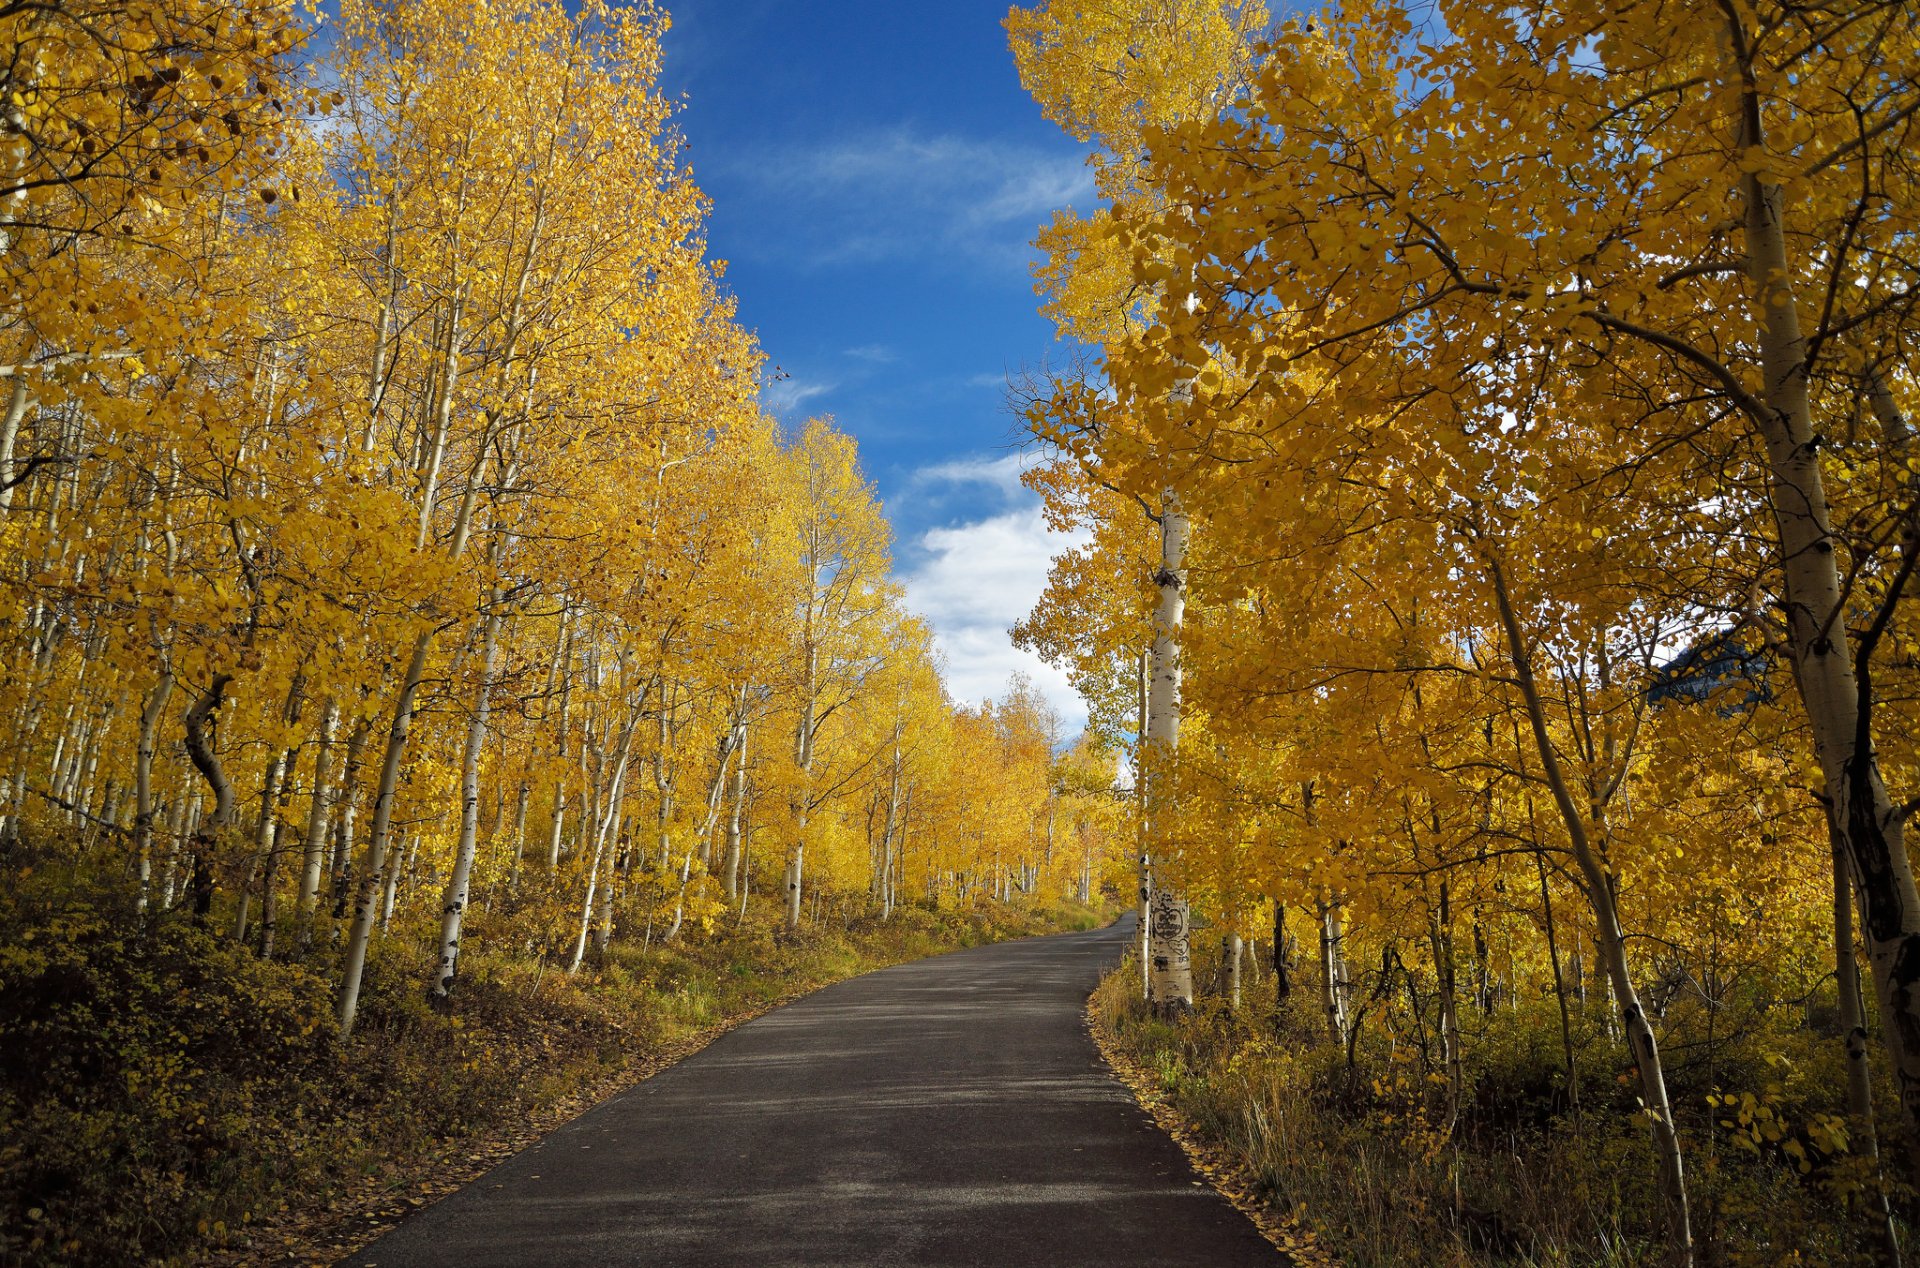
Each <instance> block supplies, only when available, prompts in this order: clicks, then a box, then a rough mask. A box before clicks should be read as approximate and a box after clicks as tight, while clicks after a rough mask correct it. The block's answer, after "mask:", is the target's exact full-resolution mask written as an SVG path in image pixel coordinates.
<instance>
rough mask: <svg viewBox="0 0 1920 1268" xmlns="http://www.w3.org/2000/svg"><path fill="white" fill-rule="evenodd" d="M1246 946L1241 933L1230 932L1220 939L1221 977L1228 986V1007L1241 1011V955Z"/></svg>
mask: <svg viewBox="0 0 1920 1268" xmlns="http://www.w3.org/2000/svg"><path fill="white" fill-rule="evenodd" d="M1245 951H1246V946H1245V944H1244V943H1243V942H1242V941H1241V938H1240V935H1239V934H1237V933H1230V934H1228V935H1227V936H1226V937H1224V938H1222V939H1221V940H1220V956H1221V978H1222V979H1223V981H1224V983H1225V986H1226V996H1227V1007H1229V1008H1231V1009H1232V1010H1233V1011H1234V1012H1236V1013H1237V1012H1239V1011H1240V957H1241V956H1242V955H1243V954H1245Z"/></svg>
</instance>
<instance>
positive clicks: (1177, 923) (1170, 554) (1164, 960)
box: [1143, 493, 1193, 1015]
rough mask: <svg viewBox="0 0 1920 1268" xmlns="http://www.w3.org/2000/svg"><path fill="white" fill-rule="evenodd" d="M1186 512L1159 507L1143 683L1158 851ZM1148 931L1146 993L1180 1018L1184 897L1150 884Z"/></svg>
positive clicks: (1168, 793) (1186, 1003) (1185, 971)
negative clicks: (1154, 594)
mask: <svg viewBox="0 0 1920 1268" xmlns="http://www.w3.org/2000/svg"><path fill="white" fill-rule="evenodd" d="M1188 531H1189V530H1188V523H1187V515H1186V512H1185V511H1183V510H1182V509H1181V507H1180V500H1179V498H1178V497H1177V496H1176V495H1174V494H1172V493H1168V494H1167V496H1166V499H1165V501H1164V503H1163V504H1162V509H1161V512H1160V569H1159V572H1158V573H1157V574H1156V575H1155V577H1154V584H1155V586H1156V587H1157V588H1158V590H1159V592H1160V602H1159V605H1158V606H1157V607H1156V608H1155V609H1154V614H1153V661H1152V666H1151V672H1150V676H1149V679H1148V683H1147V737H1146V745H1145V747H1146V750H1147V761H1146V767H1147V772H1150V773H1147V772H1143V773H1144V774H1146V779H1147V783H1146V790H1147V820H1148V825H1149V826H1148V831H1149V833H1150V834H1151V835H1150V840H1151V841H1152V842H1153V844H1155V845H1157V846H1159V847H1160V848H1162V849H1164V848H1165V844H1166V837H1167V836H1168V835H1169V834H1170V830H1171V828H1172V826H1173V822H1174V815H1175V813H1176V811H1175V807H1174V804H1173V803H1174V799H1173V782H1174V781H1173V763H1174V757H1175V755H1176V754H1177V753H1178V752H1179V748H1180V625H1181V622H1182V620H1183V619H1184V617H1185V615H1186V605H1187V573H1186V555H1187V535H1188ZM1151 908H1152V911H1151V915H1152V920H1151V924H1150V926H1149V933H1148V948H1149V955H1150V958H1151V960H1152V972H1151V974H1150V976H1149V978H1148V991H1147V998H1148V1000H1149V1001H1150V1002H1151V1003H1152V1004H1153V1007H1154V1009H1155V1011H1157V1012H1160V1013H1163V1014H1168V1015H1179V1014H1181V1013H1186V1012H1190V1011H1192V1009H1193V948H1192V944H1191V934H1192V928H1191V918H1190V913H1189V912H1188V910H1187V900H1186V896H1185V895H1184V894H1181V893H1179V892H1178V891H1176V890H1174V889H1171V888H1169V887H1168V886H1166V885H1163V884H1161V885H1155V886H1154V890H1153V901H1152V904H1151Z"/></svg>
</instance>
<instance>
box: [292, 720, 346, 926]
mask: <svg viewBox="0 0 1920 1268" xmlns="http://www.w3.org/2000/svg"><path fill="white" fill-rule="evenodd" d="M339 728H340V703H339V701H337V700H333V699H329V700H328V701H327V704H326V708H325V709H323V710H322V711H321V714H320V742H319V747H318V748H317V749H316V750H315V752H314V756H313V794H312V796H310V797H309V798H308V799H307V831H306V837H305V849H304V850H303V852H302V858H301V863H302V866H301V869H300V897H299V901H298V903H297V904H296V906H295V911H294V918H295V920H296V921H297V922H298V923H299V926H300V932H299V934H298V938H299V948H300V950H302V951H305V950H306V949H307V948H308V947H311V946H312V945H313V926H314V921H315V918H316V917H317V916H318V915H319V908H320V878H321V876H322V875H323V874H324V873H325V872H326V867H327V820H328V817H329V814H330V812H331V808H332V805H333V800H332V798H333V786H332V780H333V765H332V757H333V740H334V734H335V732H337V731H338V730H339Z"/></svg>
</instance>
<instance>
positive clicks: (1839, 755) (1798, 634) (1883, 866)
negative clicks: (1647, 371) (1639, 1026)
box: [1734, 27, 1920, 1173]
mask: <svg viewBox="0 0 1920 1268" xmlns="http://www.w3.org/2000/svg"><path fill="white" fill-rule="evenodd" d="M1734 36H1735V43H1736V49H1737V51H1739V52H1741V53H1742V55H1743V56H1744V47H1743V45H1744V38H1745V36H1744V33H1743V32H1741V31H1739V30H1738V29H1737V27H1736V29H1735V31H1734ZM1742 69H1743V71H1744V70H1747V69H1748V68H1747V66H1746V65H1745V64H1744V63H1743V66H1742ZM1742 104H1743V109H1744V114H1743V117H1742V121H1741V138H1740V139H1741V145H1742V148H1743V150H1751V151H1755V152H1757V151H1760V150H1762V149H1763V148H1764V146H1765V137H1764V135H1763V130H1762V126H1761V124H1762V120H1761V116H1760V95H1759V91H1758V89H1757V88H1756V87H1755V86H1754V85H1753V84H1751V83H1749V84H1748V85H1747V90H1746V92H1745V94H1744V97H1743V103H1742ZM1740 187H1741V194H1742V198H1743V201H1744V202H1745V212H1746V248H1747V268H1748V275H1749V277H1750V279H1751V283H1752V307H1753V312H1752V317H1753V320H1754V324H1755V326H1756V328H1757V330H1758V332H1759V339H1760V361H1761V371H1762V374H1763V375H1764V378H1765V388H1764V391H1763V393H1762V396H1763V399H1764V408H1761V409H1758V410H1753V409H1750V410H1749V414H1750V415H1753V416H1754V418H1753V421H1754V422H1755V424H1756V430H1758V432H1759V433H1760V437H1761V440H1762V441H1763V442H1764V444H1765V447H1766V454H1767V461H1768V466H1769V468H1770V486H1769V489H1768V497H1769V502H1770V503H1771V507H1772V511H1773V517H1774V522H1775V524H1776V525H1777V527H1778V529H1779V534H1780V558H1781V571H1782V576H1783V578H1784V580H1785V583H1786V585H1785V589H1786V593H1785V596H1784V597H1785V603H1784V604H1783V610H1784V612H1785V614H1786V618H1787V641H1788V645H1789V649H1790V652H1791V655H1792V657H1793V662H1794V680H1795V682H1796V683H1797V684H1798V685H1799V689H1800V697H1801V700H1802V702H1803V703H1804V705H1805V707H1806V712H1807V721H1808V723H1809V729H1810V731H1811V733H1812V738H1813V744H1814V751H1815V753H1816V754H1817V755H1818V758H1819V762H1820V769H1821V774H1822V775H1823V776H1824V778H1825V781H1826V795H1827V798H1828V808H1829V813H1830V815H1831V818H1832V822H1833V825H1834V828H1835V830H1836V831H1837V832H1838V833H1839V835H1840V838H1841V840H1842V841H1843V842H1844V844H1845V846H1846V855H1847V862H1848V865H1849V868H1850V870H1851V872H1852V876H1853V881H1854V885H1855V888H1856V890H1857V892H1858V894H1859V898H1860V937H1861V941H1862V943H1863V944H1864V945H1865V947H1866V952H1867V960H1868V963H1869V964H1870V965H1871V966H1872V969H1873V981H1874V987H1875V992H1876V994H1877V995H1878V996H1879V1002H1880V1009H1881V1020H1882V1022H1883V1023H1884V1034H1885V1038H1886V1044H1887V1049H1888V1055H1889V1056H1890V1057H1891V1059H1892V1065H1893V1069H1894V1075H1895V1078H1896V1081H1897V1085H1898V1087H1899V1092H1900V1106H1901V1111H1902V1115H1903V1117H1904V1119H1905V1122H1906V1131H1905V1133H1904V1135H1905V1137H1906V1139H1907V1142H1908V1145H1907V1148H1908V1155H1907V1167H1908V1170H1909V1172H1910V1173H1920V891H1916V889H1915V885H1914V876H1913V866H1912V862H1911V860H1910V859H1909V857H1908V854H1907V846H1906V839H1905V829H1906V821H1905V816H1904V815H1903V814H1902V812H1901V810H1900V808H1899V807H1897V806H1895V805H1894V804H1893V800H1892V798H1891V796H1890V795H1889V794H1888V792H1887V787H1886V783H1885V781H1884V780H1883V778H1882V776H1881V771H1880V760H1879V757H1878V756H1877V754H1876V753H1875V752H1874V748H1873V743H1872V734H1873V726H1872V715H1871V709H1872V706H1873V703H1874V700H1873V686H1872V677H1871V670H1872V655H1871V649H1869V653H1868V654H1867V655H1865V656H1860V655H1858V654H1857V652H1856V649H1855V647H1854V646H1853V643H1854V640H1853V639H1852V637H1851V636H1850V635H1849V633H1848V629H1847V619H1846V612H1845V611H1844V608H1845V606H1846V604H1847V602H1848V594H1849V591H1848V590H1847V588H1846V586H1845V584H1844V583H1843V581H1842V578H1841V576H1840V568H1839V564H1838V562H1837V561H1836V559H1835V554H1836V552H1835V550H1834V542H1833V534H1832V529H1831V527H1830V520H1829V509H1828V503H1827V495H1826V486H1825V484H1824V482H1823V477H1822V474H1821V470H1820V457H1819V437H1818V436H1817V435H1816V433H1815V431H1814V428H1813V411H1812V403H1811V401H1810V399H1809V397H1808V390H1807V377H1806V357H1807V345H1806V339H1805V337H1804V335H1803V334H1802V332H1801V328H1800V312H1799V305H1798V302H1797V299H1796V296H1795V293H1794V289H1793V278H1794V276H1795V275H1796V271H1795V269H1794V268H1793V266H1792V265H1791V264H1790V263H1789V260H1788V257H1787V235H1786V227H1785V224H1784V216H1785V199H1784V195H1783V191H1782V189H1781V187H1780V186H1778V185H1773V184H1769V183H1766V182H1764V181H1763V180H1762V179H1761V176H1760V174H1759V173H1757V172H1749V173H1746V174H1744V175H1742V177H1741V179H1740ZM1897 602H1898V596H1897V595H1894V596H1890V597H1889V599H1888V600H1887V603H1888V608H1887V611H1888V612H1889V613H1890V612H1891V610H1892V605H1893V604H1894V603H1897ZM1856 662H1857V663H1858V666H1859V669H1860V670H1861V671H1862V672H1861V674H1858V675H1857V674H1856V672H1855V670H1856Z"/></svg>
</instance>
